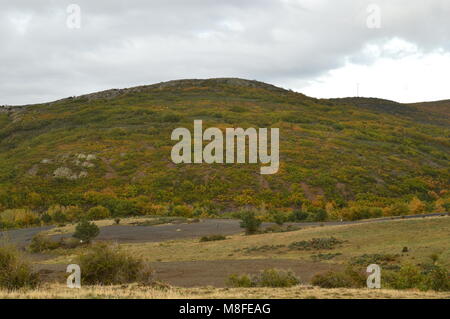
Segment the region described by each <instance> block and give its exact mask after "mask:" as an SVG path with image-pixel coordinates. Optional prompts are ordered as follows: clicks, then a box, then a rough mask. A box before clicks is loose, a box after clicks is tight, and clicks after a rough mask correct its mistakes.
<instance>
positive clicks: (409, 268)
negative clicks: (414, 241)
mask: <svg viewBox="0 0 450 319" xmlns="http://www.w3.org/2000/svg"><path fill="white" fill-rule="evenodd" d="M384 278H385V279H386V282H387V284H388V286H389V287H391V288H393V289H412V288H418V287H420V286H421V284H422V282H423V281H424V279H425V277H424V275H423V274H422V273H421V270H420V268H419V267H417V266H415V265H411V264H405V265H402V266H401V268H400V270H399V271H397V272H393V273H390V274H389V273H388V274H387V275H385V276H384Z"/></svg>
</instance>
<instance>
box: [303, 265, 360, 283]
mask: <svg viewBox="0 0 450 319" xmlns="http://www.w3.org/2000/svg"><path fill="white" fill-rule="evenodd" d="M311 284H312V285H314V286H319V287H321V288H362V287H365V285H366V276H365V275H364V274H362V273H360V272H358V271H357V270H355V269H354V268H352V267H347V268H346V269H345V270H344V271H328V272H326V273H324V274H316V275H314V277H313V278H312V279H311Z"/></svg>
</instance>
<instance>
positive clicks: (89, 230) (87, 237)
mask: <svg viewBox="0 0 450 319" xmlns="http://www.w3.org/2000/svg"><path fill="white" fill-rule="evenodd" d="M99 233H100V229H99V228H98V226H97V225H95V224H94V223H92V222H89V221H88V220H82V221H81V222H80V223H78V225H77V227H76V228H75V233H74V234H73V237H75V238H77V239H80V240H82V241H83V242H87V243H89V242H90V241H91V240H92V239H93V238H95V237H97V236H98V234H99Z"/></svg>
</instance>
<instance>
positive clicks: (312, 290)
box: [0, 284, 450, 299]
mask: <svg viewBox="0 0 450 319" xmlns="http://www.w3.org/2000/svg"><path fill="white" fill-rule="evenodd" d="M0 298H2V299H6V298H14V299H16V298H19V299H29V298H33V299H39V298H44V299H57V298H63V299H68V298H70V299H72V298H75V299H97V298H101V299H127V298H132V299H140V298H144V299H196V298H206V299H208V298H211V299H214V298H239V299H247V298H248V299H263V298H268V299H270V298H273V299H275V298H282V299H341V298H342V299H349V298H352V299H403V298H406V299H416V298H420V299H438V298H439V299H450V293H449V292H445V293H442V292H441V293H439V292H423V291H419V290H407V291H399V290H385V289H380V290H374V289H372V290H369V289H344V288H337V289H322V288H317V287H311V286H297V287H293V288H211V287H205V288H167V289H157V288H151V287H145V286H139V285H121V286H108V287H101V286H85V287H82V288H81V289H69V288H67V287H66V286H64V285H58V284H47V285H44V286H42V287H41V288H40V289H37V290H29V291H16V292H7V291H0Z"/></svg>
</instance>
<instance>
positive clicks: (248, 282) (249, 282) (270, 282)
mask: <svg viewBox="0 0 450 319" xmlns="http://www.w3.org/2000/svg"><path fill="white" fill-rule="evenodd" d="M299 283H300V280H299V279H298V278H297V277H296V276H295V275H294V274H293V273H292V272H291V271H285V270H278V269H266V270H263V271H261V272H260V273H259V274H257V275H254V276H251V277H250V276H248V275H241V276H239V275H237V274H233V275H230V276H229V277H228V281H227V284H228V285H229V286H231V287H272V288H279V287H292V286H295V285H298V284H299Z"/></svg>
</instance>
